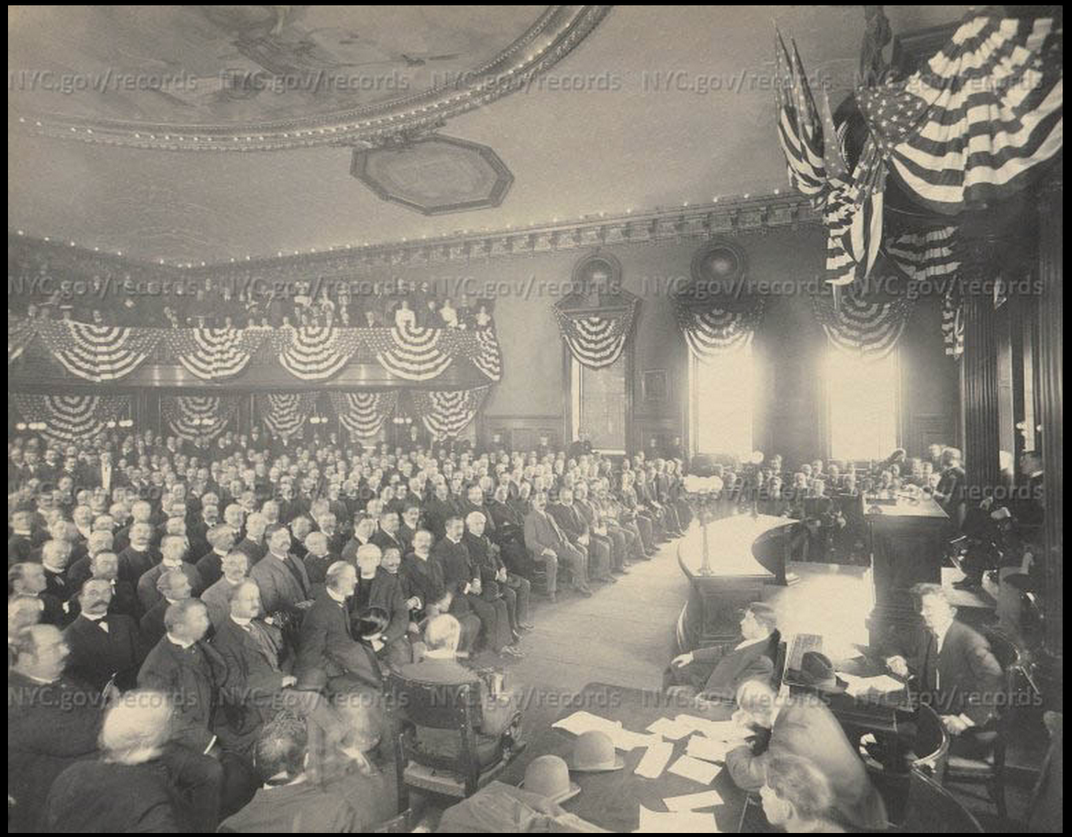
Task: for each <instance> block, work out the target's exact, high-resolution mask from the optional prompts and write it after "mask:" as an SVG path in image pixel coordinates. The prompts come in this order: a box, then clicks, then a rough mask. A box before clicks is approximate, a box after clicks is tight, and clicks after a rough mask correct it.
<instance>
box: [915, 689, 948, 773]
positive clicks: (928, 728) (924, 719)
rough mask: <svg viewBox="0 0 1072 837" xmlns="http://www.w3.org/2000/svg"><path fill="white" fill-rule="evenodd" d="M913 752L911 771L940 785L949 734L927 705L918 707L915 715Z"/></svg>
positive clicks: (946, 760)
mask: <svg viewBox="0 0 1072 837" xmlns="http://www.w3.org/2000/svg"><path fill="white" fill-rule="evenodd" d="M914 750H915V752H916V753H917V755H916V757H915V758H914V759H913V760H912V769H913V770H916V771H918V772H919V773H921V774H922V775H924V776H927V777H929V778H931V779H933V780H934V781H936V782H937V783H938V784H942V781H943V780H944V778H945V771H946V766H947V765H948V764H949V733H948V732H946V729H945V726H944V725H943V724H942V719H941V718H939V717H938V713H937V712H936V711H935V710H934V707H932V706H930V705H929V704H922V705H920V707H919V712H918V714H917V715H916V741H915V746H914Z"/></svg>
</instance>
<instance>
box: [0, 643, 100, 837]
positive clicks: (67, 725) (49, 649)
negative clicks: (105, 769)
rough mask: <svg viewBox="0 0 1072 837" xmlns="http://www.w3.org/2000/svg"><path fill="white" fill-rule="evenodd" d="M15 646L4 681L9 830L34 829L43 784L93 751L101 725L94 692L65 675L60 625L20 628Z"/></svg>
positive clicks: (43, 795) (48, 784)
mask: <svg viewBox="0 0 1072 837" xmlns="http://www.w3.org/2000/svg"><path fill="white" fill-rule="evenodd" d="M15 647H16V650H17V652H18V657H17V659H16V661H15V664H14V667H13V668H12V670H11V671H10V672H9V673H8V682H7V693H8V699H7V792H8V797H9V803H8V832H9V833H18V832H26V831H31V832H32V831H38V830H39V828H40V819H41V815H42V812H43V807H44V803H45V798H46V796H47V795H48V789H49V788H50V787H51V786H52V783H53V781H55V779H56V777H57V776H59V774H60V773H62V772H63V770H64V769H65V768H66V767H68V766H69V765H71V764H73V763H74V762H76V761H78V760H79V759H85V758H91V757H92V756H93V754H95V753H96V752H97V736H98V734H99V733H100V728H101V711H100V694H99V692H95V691H92V690H91V689H90V687H88V686H86V685H84V684H81V683H79V682H78V681H76V680H75V679H74V678H71V677H69V676H67V675H66V674H64V663H65V661H66V659H67V653H68V652H67V644H66V643H65V642H64V639H63V634H61V633H60V630H59V628H57V627H55V626H54V625H32V626H30V627H28V628H24V629H23V630H22V631H21V632H20V634H19V635H18V637H16V639H15ZM11 800H13V801H14V805H12V804H11Z"/></svg>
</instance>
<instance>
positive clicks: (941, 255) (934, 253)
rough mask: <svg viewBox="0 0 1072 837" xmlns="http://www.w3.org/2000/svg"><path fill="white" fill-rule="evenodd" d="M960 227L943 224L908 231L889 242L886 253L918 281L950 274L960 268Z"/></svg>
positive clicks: (904, 271) (903, 270) (951, 277)
mask: <svg viewBox="0 0 1072 837" xmlns="http://www.w3.org/2000/svg"><path fill="white" fill-rule="evenodd" d="M956 247H957V228H956V227H953V226H949V227H942V228H941V229H937V230H930V231H927V232H908V233H903V234H901V235H899V236H897V237H896V238H890V239H888V240H887V242H886V255H888V256H889V257H890V258H891V259H893V261H894V263H895V264H896V265H897V266H898V267H899V268H900V269H901V271H902V272H903V273H904V274H905V275H906V276H907V277H908V278H909V279H913V280H915V281H917V282H921V281H923V280H925V279H926V280H937V279H940V278H942V277H948V278H949V280H950V284H952V280H953V276H952V275H953V274H955V273H956V272H957V270H959V269H960V257H959V256H958V255H957V253H956Z"/></svg>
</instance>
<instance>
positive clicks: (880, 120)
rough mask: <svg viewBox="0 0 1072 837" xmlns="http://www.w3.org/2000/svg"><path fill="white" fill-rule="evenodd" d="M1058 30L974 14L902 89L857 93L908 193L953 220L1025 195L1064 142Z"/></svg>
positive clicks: (1044, 23) (1050, 24)
mask: <svg viewBox="0 0 1072 837" xmlns="http://www.w3.org/2000/svg"><path fill="white" fill-rule="evenodd" d="M1062 37H1063V28H1062V26H1061V25H1060V23H1059V22H1058V21H1055V20H1053V19H1051V18H1040V19H1035V20H1030V19H1023V20H1021V19H1013V18H1002V17H999V16H996V15H992V14H979V13H977V12H973V13H972V14H971V15H970V16H969V17H968V18H966V19H965V21H964V23H963V24H961V26H960V27H959V28H958V29H957V31H956V33H955V34H954V35H953V38H952V40H951V41H950V42H949V43H948V44H946V45H945V47H943V48H942V49H941V51H940V52H938V54H936V55H935V56H933V57H932V58H931V59H930V61H929V62H928V63H927V65H926V66H924V67H923V68H922V69H920V70H919V71H918V72H916V73H915V74H914V75H912V76H911V77H909V78H908V79H907V80H906V81H903V82H900V83H888V84H885V85H883V86H881V87H876V88H871V89H864V90H859V91H857V94H856V97H857V101H858V103H859V105H860V110H861V112H862V113H863V115H864V118H865V119H866V120H867V124H868V127H869V128H870V130H871V136H872V137H873V138H874V139H875V140H876V142H877V143H878V146H879V149H880V151H881V152H882V154H883V156H884V157H885V158H886V159H887V160H888V163H889V167H890V169H891V170H892V171H893V173H894V175H895V176H896V177H897V178H898V180H899V181H900V183H901V185H902V186H903V188H904V189H905V190H906V192H907V194H908V195H909V196H910V197H912V198H913V199H914V200H916V201H917V202H919V203H921V204H922V205H924V206H926V207H928V208H930V209H932V210H934V211H936V212H940V213H944V214H956V213H959V212H961V211H963V210H964V209H965V208H972V207H980V206H982V205H984V204H986V203H989V202H992V201H994V200H997V199H1001V198H1005V197H1008V196H1009V195H1010V194H1012V193H1014V192H1017V191H1019V190H1021V189H1023V188H1024V187H1025V186H1026V185H1027V183H1028V180H1029V177H1030V175H1031V174H1032V173H1034V172H1035V170H1036V169H1037V167H1038V165H1039V164H1040V163H1044V162H1046V161H1047V160H1050V159H1052V158H1053V157H1054V156H1055V155H1056V154H1057V153H1058V152H1059V151H1060V150H1061V147H1062V143H1063V132H1062V125H1063V122H1062V111H1063V77H1064V66H1063V63H1064V62H1063V44H1062Z"/></svg>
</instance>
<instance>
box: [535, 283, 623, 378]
mask: <svg viewBox="0 0 1072 837" xmlns="http://www.w3.org/2000/svg"><path fill="white" fill-rule="evenodd" d="M620 296H621V298H622V300H623V302H624V306H623V307H621V308H615V309H609V308H608V309H602V310H592V309H581V308H574V309H571V308H569V307H567V306H565V305H564V304H563V302H564V300H563V301H562V302H557V303H555V305H554V306H552V307H553V309H554V312H555V317H556V319H557V320H558V330H559V331H560V332H561V333H562V339H563V340H565V341H566V345H567V346H569V350H570V353H571V354H572V355H573V357H574V358H576V360H577V362H578V363H581V364H583V365H584V366H587V367H589V368H591V369H602V368H603V367H605V366H610V365H611V364H612V363H614V361H616V360H617V359H618V358H619V356H620V355H621V353H622V349H624V348H625V341H626V340H628V339H629V334H630V333H631V332H632V330H633V321H634V320H635V319H636V311H637V307H638V306H639V305H640V299H639V298H638V297H637V296H635V295H633V294H630V293H628V292H626V291H622V292H621V294H620Z"/></svg>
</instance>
